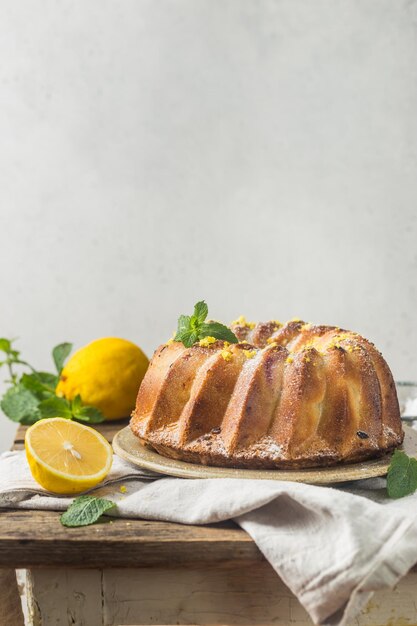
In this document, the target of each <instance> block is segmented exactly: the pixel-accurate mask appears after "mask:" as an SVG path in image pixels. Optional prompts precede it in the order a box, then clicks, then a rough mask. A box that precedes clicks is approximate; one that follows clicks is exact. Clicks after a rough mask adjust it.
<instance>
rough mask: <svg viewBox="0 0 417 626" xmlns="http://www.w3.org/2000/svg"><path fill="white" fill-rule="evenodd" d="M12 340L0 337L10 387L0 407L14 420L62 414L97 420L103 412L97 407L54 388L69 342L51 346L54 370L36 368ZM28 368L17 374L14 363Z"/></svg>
mask: <svg viewBox="0 0 417 626" xmlns="http://www.w3.org/2000/svg"><path fill="white" fill-rule="evenodd" d="M13 341H14V340H11V339H5V338H0V352H3V353H4V357H3V360H0V367H2V366H3V365H4V366H6V367H7V369H8V372H9V378H8V379H7V381H6V382H8V383H9V384H10V388H9V389H8V390H7V391H6V393H5V394H4V395H3V397H2V399H1V402H0V407H1V409H2V411H3V413H5V415H7V417H8V418H10V419H11V420H12V421H14V422H18V423H20V424H25V425H30V424H34V423H35V422H36V421H38V420H40V419H43V418H45V417H64V418H66V419H75V420H78V421H80V422H86V423H89V424H97V423H99V422H102V421H103V420H104V416H103V414H102V413H101V411H99V410H98V409H97V408H95V407H93V406H86V405H84V404H83V402H82V399H81V396H76V397H75V398H74V399H73V400H72V401H70V400H67V399H66V398H60V397H58V396H57V395H56V393H55V389H56V386H57V384H58V381H59V376H60V374H61V372H62V368H63V366H64V362H65V359H66V358H67V357H68V355H69V354H70V352H71V350H72V344H71V343H68V342H65V343H61V344H59V345H58V346H55V348H54V349H53V350H52V358H53V361H54V363H55V367H56V370H57V373H56V374H52V373H50V372H38V371H36V370H35V368H34V367H32V366H31V365H30V364H29V363H27V361H23V360H22V359H21V357H20V352H19V351H18V350H15V349H14V347H13V346H12V344H13ZM17 366H18V367H19V368H21V367H24V368H25V367H26V368H29V370H30V373H27V372H23V373H22V374H21V375H20V376H19V375H18V373H17V372H16V367H17Z"/></svg>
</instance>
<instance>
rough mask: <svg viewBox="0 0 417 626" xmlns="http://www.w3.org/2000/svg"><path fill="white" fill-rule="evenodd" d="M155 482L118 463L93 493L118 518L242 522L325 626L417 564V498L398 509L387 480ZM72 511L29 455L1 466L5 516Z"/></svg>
mask: <svg viewBox="0 0 417 626" xmlns="http://www.w3.org/2000/svg"><path fill="white" fill-rule="evenodd" d="M155 477H157V475H155V474H152V473H149V472H145V471H143V472H142V471H141V470H139V469H137V468H135V467H133V466H131V465H130V464H128V463H126V462H124V461H122V460H121V459H119V458H118V457H115V459H114V464H113V468H112V470H111V472H110V474H109V476H108V477H107V479H106V481H105V482H104V484H102V485H101V486H100V487H98V488H96V489H94V490H93V491H92V492H93V493H94V495H97V496H101V497H107V498H110V499H112V500H113V501H114V502H116V504H117V507H116V508H115V509H113V510H111V511H110V512H109V515H114V516H120V517H130V518H143V519H149V520H166V521H173V522H180V523H183V524H209V523H213V522H219V521H223V520H227V519H233V520H234V521H235V522H237V524H239V525H240V526H241V527H242V528H243V529H244V530H246V531H247V532H248V533H249V534H250V535H251V537H252V538H253V540H254V541H255V542H256V544H257V545H258V547H259V549H260V550H261V551H262V552H263V554H264V555H265V557H266V558H267V559H268V561H269V562H270V563H271V565H272V567H273V568H274V569H275V571H276V572H277V573H278V575H279V576H280V577H281V578H282V580H283V581H284V582H285V583H286V584H287V585H288V587H289V588H290V589H291V590H292V592H293V593H294V594H295V595H296V596H297V598H298V600H299V601H300V602H301V604H302V605H303V606H304V607H305V608H306V610H307V611H308V612H309V614H310V615H311V617H312V619H313V621H314V622H316V623H320V624H323V625H326V626H344V625H345V624H347V623H348V622H350V621H351V620H353V618H354V617H355V615H357V613H358V612H359V611H360V610H361V608H362V607H363V606H364V605H365V604H366V603H367V601H368V600H369V598H370V597H371V595H372V593H373V592H374V591H376V590H378V589H382V588H387V587H393V586H394V585H395V584H396V583H397V581H398V580H399V579H400V578H401V577H402V576H404V575H405V574H406V573H407V571H408V570H409V569H410V568H411V567H412V566H413V565H414V564H415V563H416V562H417V493H416V494H414V495H412V496H408V497H406V498H402V499H401V500H389V499H388V498H387V497H386V495H385V480H383V479H372V480H363V481H361V482H360V483H356V484H354V483H349V484H345V485H343V487H342V488H338V489H335V488H329V487H315V486H312V485H304V484H302V483H290V482H278V481H272V480H271V481H266V480H265V481H264V480H240V479H207V480H187V479H179V478H165V477H163V478H160V479H159V480H153V479H154V478H155ZM121 485H124V486H125V487H126V492H125V493H122V492H121V490H120V486H121ZM123 491H124V490H123ZM71 501H72V498H68V497H57V496H55V495H52V494H48V493H47V492H45V491H44V490H42V489H40V488H39V486H38V485H37V484H36V483H35V482H34V480H33V479H32V477H31V475H30V472H29V469H28V466H27V463H26V459H25V456H24V453H22V452H7V453H5V454H3V455H2V456H1V457H0V507H13V508H15V507H16V508H25V509H53V510H57V511H61V510H65V509H66V508H67V506H68V505H69V503H70V502H71Z"/></svg>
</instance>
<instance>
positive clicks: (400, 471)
mask: <svg viewBox="0 0 417 626" xmlns="http://www.w3.org/2000/svg"><path fill="white" fill-rule="evenodd" d="M416 490H417V459H415V458H414V457H410V456H408V455H407V454H406V453H405V452H402V451H401V450H395V452H394V454H393V455H392V459H391V463H390V466H389V468H388V475H387V491H388V495H389V497H390V498H403V497H404V496H409V495H410V494H412V493H414V492H415V491H416Z"/></svg>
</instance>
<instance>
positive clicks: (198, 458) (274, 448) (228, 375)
mask: <svg viewBox="0 0 417 626" xmlns="http://www.w3.org/2000/svg"><path fill="white" fill-rule="evenodd" d="M231 329H232V330H233V332H234V333H235V335H236V337H237V339H238V343H236V344H228V342H225V341H222V340H216V339H215V338H212V339H210V340H209V341H202V342H200V343H196V344H194V345H193V346H191V347H189V348H186V347H185V346H183V345H182V344H181V343H179V342H176V341H170V342H169V343H168V344H165V345H163V346H160V347H159V348H158V349H157V350H156V351H155V354H154V356H153V358H152V360H151V363H150V366H149V370H148V372H147V374H146V376H145V379H144V381H143V382H142V385H141V387H140V389H139V393H138V398H137V403H136V409H135V411H134V412H133V414H132V419H131V428H132V431H133V432H134V433H135V434H136V435H137V436H138V437H139V438H140V439H142V441H144V442H146V443H147V444H148V445H151V446H153V447H154V448H155V449H156V450H158V451H159V452H161V453H162V454H164V455H166V456H171V457H173V458H178V459H183V460H187V461H190V462H197V463H203V464H211V465H223V466H231V467H314V466H316V465H326V464H327V465H329V464H334V463H337V462H353V461H357V460H361V459H365V458H370V457H372V456H376V455H378V454H379V455H380V454H384V453H386V452H387V451H389V450H391V449H393V448H394V447H396V446H398V445H399V444H400V443H401V442H402V438H403V430H402V425H401V419H400V415H399V408H398V400H397V396H396V390H395V386H394V381H393V379H392V374H391V372H390V370H389V367H388V365H387V364H386V361H385V360H384V359H383V357H382V355H381V354H380V352H379V351H378V350H377V349H376V348H375V346H374V345H373V344H372V343H371V342H370V341H369V340H367V339H365V338H364V337H362V336H361V335H359V334H358V333H354V332H351V331H348V330H344V329H341V328H339V327H337V326H325V325H314V324H310V323H305V322H304V321H302V320H298V319H293V320H290V321H289V322H287V323H286V324H281V323H279V322H277V321H275V320H273V321H271V322H262V323H258V324H255V323H248V322H246V320H244V319H243V318H239V319H238V320H237V321H236V323H234V324H232V325H231Z"/></svg>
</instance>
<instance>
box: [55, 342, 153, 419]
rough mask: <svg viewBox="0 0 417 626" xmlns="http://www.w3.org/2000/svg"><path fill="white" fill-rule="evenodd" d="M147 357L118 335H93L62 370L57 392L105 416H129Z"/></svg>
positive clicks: (146, 364)
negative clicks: (94, 336) (90, 340)
mask: <svg viewBox="0 0 417 626" xmlns="http://www.w3.org/2000/svg"><path fill="white" fill-rule="evenodd" d="M148 365H149V360H148V358H147V357H146V355H145V354H144V353H143V352H142V350H141V349H140V348H139V347H138V346H136V345H135V344H134V343H132V342H130V341H127V340H126V339H118V338H117V337H105V338H103V339H96V341H92V342H91V343H89V344H88V345H86V346H84V348H80V350H78V351H77V352H75V353H74V354H73V356H72V357H71V358H70V359H69V361H68V363H67V364H66V365H65V367H64V368H63V370H62V372H61V377H60V381H59V383H58V386H57V388H56V394H57V395H58V396H64V397H65V398H67V399H68V400H72V399H73V398H75V396H76V395H78V394H80V396H81V398H82V401H83V404H88V405H91V406H95V407H97V408H98V409H100V411H101V412H102V413H103V415H104V417H105V418H106V420H117V419H120V418H122V417H128V416H129V415H130V413H131V412H132V410H133V408H134V406H135V401H136V395H137V392H138V389H139V385H140V383H141V382H142V379H143V377H144V376H145V372H146V370H147V368H148Z"/></svg>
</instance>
